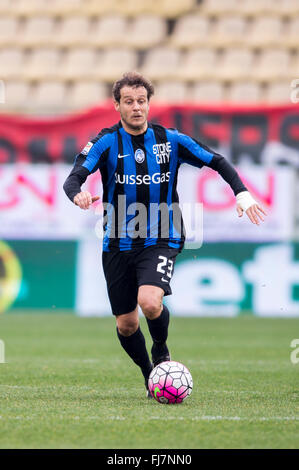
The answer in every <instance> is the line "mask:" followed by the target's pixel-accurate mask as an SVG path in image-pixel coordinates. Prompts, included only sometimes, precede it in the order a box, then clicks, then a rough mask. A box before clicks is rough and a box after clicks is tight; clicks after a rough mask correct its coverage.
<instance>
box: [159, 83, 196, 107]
mask: <svg viewBox="0 0 299 470" xmlns="http://www.w3.org/2000/svg"><path fill="white" fill-rule="evenodd" d="M188 98H189V96H188V87H187V85H186V84H185V83H183V82H178V81H166V82H160V83H158V84H157V85H156V86H155V94H154V96H153V101H154V102H159V103H160V102H161V103H184V102H186V101H188Z"/></svg>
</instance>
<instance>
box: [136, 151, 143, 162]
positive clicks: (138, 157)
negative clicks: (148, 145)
mask: <svg viewBox="0 0 299 470" xmlns="http://www.w3.org/2000/svg"><path fill="white" fill-rule="evenodd" d="M134 156H135V160H136V162H137V163H143V162H144V160H145V155H144V151H143V150H142V149H137V150H136V152H135V154H134Z"/></svg>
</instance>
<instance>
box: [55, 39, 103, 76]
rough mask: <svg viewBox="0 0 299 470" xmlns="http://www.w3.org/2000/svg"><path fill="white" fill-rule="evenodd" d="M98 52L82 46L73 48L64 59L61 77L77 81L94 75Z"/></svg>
mask: <svg viewBox="0 0 299 470" xmlns="http://www.w3.org/2000/svg"><path fill="white" fill-rule="evenodd" d="M97 59H98V54H97V52H96V50H94V49H91V48H88V47H82V48H77V49H71V50H70V51H69V52H68V53H67V54H66V57H65V58H64V60H63V65H62V67H61V70H60V78H61V80H65V81H76V80H78V79H81V78H90V77H93V76H94V69H95V67H96V61H97Z"/></svg>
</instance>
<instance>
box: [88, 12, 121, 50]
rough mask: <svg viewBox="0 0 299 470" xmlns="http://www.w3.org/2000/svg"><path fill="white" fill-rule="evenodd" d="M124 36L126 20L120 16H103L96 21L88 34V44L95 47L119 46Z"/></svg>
mask: <svg viewBox="0 0 299 470" xmlns="http://www.w3.org/2000/svg"><path fill="white" fill-rule="evenodd" d="M126 36H127V21H126V19H125V18H124V17H123V16H120V15H105V16H103V17H102V18H99V19H97V20H96V22H95V25H94V27H93V28H92V29H91V31H90V33H89V34H88V43H89V44H90V45H92V46H95V47H106V46H111V47H115V46H121V45H122V44H123V43H124V41H125V38H126Z"/></svg>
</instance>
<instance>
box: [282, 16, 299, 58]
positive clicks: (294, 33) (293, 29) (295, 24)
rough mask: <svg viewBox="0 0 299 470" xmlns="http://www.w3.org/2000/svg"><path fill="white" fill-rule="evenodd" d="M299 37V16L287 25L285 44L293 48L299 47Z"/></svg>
mask: <svg viewBox="0 0 299 470" xmlns="http://www.w3.org/2000/svg"><path fill="white" fill-rule="evenodd" d="M298 37H299V17H297V18H292V19H291V20H290V22H289V23H288V25H287V26H286V31H285V35H284V44H285V45H286V46H287V47H289V48H292V49H296V50H297V49H298V44H299V41H298Z"/></svg>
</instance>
